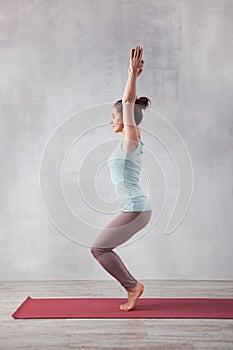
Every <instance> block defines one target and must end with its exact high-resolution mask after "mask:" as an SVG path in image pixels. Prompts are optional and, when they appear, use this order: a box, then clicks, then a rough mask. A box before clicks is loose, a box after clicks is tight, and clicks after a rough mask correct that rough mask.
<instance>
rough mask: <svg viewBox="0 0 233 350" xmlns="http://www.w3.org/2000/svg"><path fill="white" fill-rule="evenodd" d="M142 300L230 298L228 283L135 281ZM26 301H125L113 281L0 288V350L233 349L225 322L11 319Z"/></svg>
mask: <svg viewBox="0 0 233 350" xmlns="http://www.w3.org/2000/svg"><path fill="white" fill-rule="evenodd" d="M140 282H142V283H143V284H144V286H145V291H144V293H143V295H142V297H145V298H150V297H158V298H166V297H168V298H169V297H170V298H173V297H177V298H179V297H180V298H182V297H185V298H192V297H193V298H196V297H197V298H198V297H200V298H201V297H203V298H205V297H213V298H233V281H187V280H181V281H177V280H175V281H172V280H159V281H157V280H153V281H152V280H145V281H144V280H140ZM29 295H30V296H31V297H49V298H51V297H80V298H81V297H88V298H89V297H108V298H126V292H125V290H124V289H123V287H122V286H121V285H120V284H119V283H118V282H117V281H115V280H113V281H89V280H84V281H83V280H82V281H16V282H0V315H1V322H0V349H1V350H13V349H15V350H19V349H23V350H34V349H46V350H51V349H54V350H60V349H83V350H85V349H92V350H93V349H106V350H109V349H124V350H128V349H138V350H139V349H140V350H142V349H151V350H152V349H153V350H154V349H160V350H190V349H195V350H196V349H198V350H201V349H205V350H206V349H216V350H221V349H224V350H232V349H233V320H229V319H33V320H31V319H28V320H23V319H14V318H13V317H12V316H11V315H12V313H13V312H14V311H15V310H16V309H17V308H18V307H19V305H20V304H21V303H22V302H23V300H25V299H26V297H27V296H29Z"/></svg>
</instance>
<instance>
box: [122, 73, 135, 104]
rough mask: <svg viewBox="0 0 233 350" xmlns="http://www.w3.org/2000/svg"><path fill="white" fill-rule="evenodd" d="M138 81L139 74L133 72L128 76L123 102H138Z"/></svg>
mask: <svg viewBox="0 0 233 350" xmlns="http://www.w3.org/2000/svg"><path fill="white" fill-rule="evenodd" d="M136 80H137V73H136V72H135V71H132V72H130V73H129V74H128V80H127V83H126V86H125V90H124V95H123V98H122V103H123V102H130V103H135V100H136Z"/></svg>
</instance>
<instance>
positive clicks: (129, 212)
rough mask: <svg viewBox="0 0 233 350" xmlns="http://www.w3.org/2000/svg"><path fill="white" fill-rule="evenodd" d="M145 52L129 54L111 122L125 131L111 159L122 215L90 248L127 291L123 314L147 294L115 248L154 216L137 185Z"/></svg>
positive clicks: (119, 129)
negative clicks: (138, 89)
mask: <svg viewBox="0 0 233 350" xmlns="http://www.w3.org/2000/svg"><path fill="white" fill-rule="evenodd" d="M142 52H143V49H142V48H141V49H140V46H136V48H135V49H133V50H131V51H130V64H129V68H128V80H127V83H126V87H125V91H124V95H123V98H122V100H118V101H117V102H116V103H115V104H114V105H113V109H112V118H111V121H110V124H112V127H113V128H114V131H115V132H122V140H120V142H119V144H118V145H117V147H116V148H115V150H114V151H113V153H112V154H111V156H110V158H109V159H108V165H109V169H110V173H111V180H112V183H113V185H114V187H115V189H116V191H117V193H118V200H119V203H120V207H121V212H120V214H119V215H118V216H117V217H116V218H115V219H113V220H112V221H110V222H109V223H108V224H107V225H106V226H105V227H104V229H103V230H102V231H101V232H100V234H99V235H98V236H97V238H96V240H95V242H94V243H93V244H92V247H91V253H92V254H93V256H94V257H95V258H96V259H97V260H98V262H99V263H100V264H101V265H102V266H103V268H104V269H105V270H106V271H107V272H108V273H109V274H111V275H112V276H113V277H114V278H115V279H117V280H118V281H119V282H120V284H121V285H122V286H123V287H124V288H125V289H126V291H127V292H128V301H127V303H125V304H122V305H120V309H121V310H122V311H129V310H131V309H133V307H134V305H135V303H136V301H137V299H138V298H139V297H140V295H141V294H142V293H143V291H144V285H143V284H142V283H140V282H138V281H137V280H136V279H135V278H134V277H133V276H132V275H131V273H130V272H129V271H128V270H127V268H126V266H125V265H124V263H123V261H122V260H121V258H120V257H119V256H118V255H117V254H116V253H115V252H114V251H113V248H115V247H117V246H119V245H120V244H122V243H124V242H126V241H127V240H128V239H130V238H131V237H132V236H133V235H134V234H135V233H136V232H138V231H139V230H141V229H142V228H143V227H145V226H146V225H147V224H148V223H149V221H150V218H151V215H152V208H151V205H150V202H149V198H148V197H147V196H145V194H144V193H143V192H142V190H141V188H140V186H139V184H138V181H139V178H140V171H141V158H142V154H143V150H142V147H143V145H144V143H143V142H142V141H141V136H140V132H139V129H138V127H137V125H138V124H139V123H140V122H141V120H142V116H143V115H142V109H146V108H147V107H148V102H149V101H150V100H149V99H148V98H147V97H140V98H139V99H137V98H136V80H137V77H138V76H139V75H140V74H141V73H142V68H143V64H144V61H143V60H142Z"/></svg>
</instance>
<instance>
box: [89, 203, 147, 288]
mask: <svg viewBox="0 0 233 350" xmlns="http://www.w3.org/2000/svg"><path fill="white" fill-rule="evenodd" d="M151 215H152V211H151V210H148V211H139V212H137V211H131V212H121V213H120V214H118V216H117V217H116V218H114V219H113V220H112V221H110V222H109V223H108V224H107V225H106V226H105V227H104V229H103V230H102V231H101V232H100V233H99V235H98V236H97V238H96V240H95V241H94V243H93V244H92V247H91V253H92V254H93V256H94V257H95V258H96V260H98V262H99V263H100V264H101V265H102V266H103V268H104V269H105V270H106V271H107V272H108V273H110V275H112V276H113V277H115V278H116V279H117V280H118V281H119V282H120V284H121V285H122V286H123V287H124V288H125V289H126V290H127V291H128V290H130V289H132V288H133V287H134V286H135V285H136V283H137V280H136V279H135V278H134V277H133V276H132V275H131V273H130V272H129V271H128V270H127V268H126V266H125V265H124V263H123V261H122V260H121V258H120V257H119V256H118V255H117V254H116V253H115V252H114V251H113V250H112V249H113V248H115V247H117V246H119V245H120V244H122V243H124V242H126V241H127V240H128V239H130V238H131V237H132V236H133V235H134V234H135V233H136V232H138V231H139V230H141V229H142V228H143V227H145V226H146V225H147V224H148V223H149V221H150V218H151Z"/></svg>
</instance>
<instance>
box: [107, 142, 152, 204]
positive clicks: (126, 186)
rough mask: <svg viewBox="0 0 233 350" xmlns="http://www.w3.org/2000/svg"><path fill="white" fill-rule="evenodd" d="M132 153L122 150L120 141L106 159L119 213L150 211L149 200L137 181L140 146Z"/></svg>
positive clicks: (140, 155)
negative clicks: (116, 194)
mask: <svg viewBox="0 0 233 350" xmlns="http://www.w3.org/2000/svg"><path fill="white" fill-rule="evenodd" d="M143 145H144V143H143V142H142V141H141V140H139V145H138V147H137V148H136V149H135V150H134V151H133V152H125V151H123V150H122V139H121V140H120V142H119V143H118V145H117V147H116V148H115V149H114V151H113V152H112V154H111V155H110V157H109V158H108V166H109V169H110V173H111V180H112V183H113V185H114V187H115V189H116V191H117V193H118V196H119V198H118V200H119V204H120V208H121V211H147V210H152V207H151V204H150V201H149V198H148V197H147V196H146V195H145V194H144V193H143V192H142V190H141V188H140V185H139V179H140V172H141V164H142V153H143V150H142V146H143Z"/></svg>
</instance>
